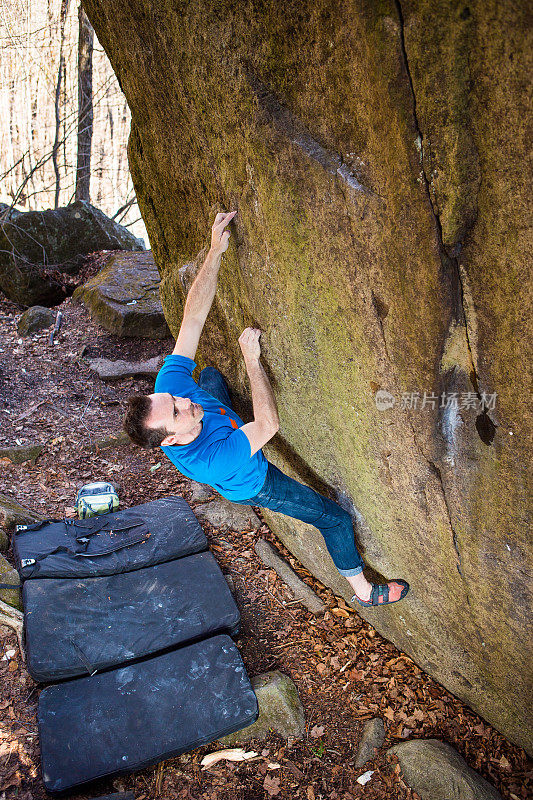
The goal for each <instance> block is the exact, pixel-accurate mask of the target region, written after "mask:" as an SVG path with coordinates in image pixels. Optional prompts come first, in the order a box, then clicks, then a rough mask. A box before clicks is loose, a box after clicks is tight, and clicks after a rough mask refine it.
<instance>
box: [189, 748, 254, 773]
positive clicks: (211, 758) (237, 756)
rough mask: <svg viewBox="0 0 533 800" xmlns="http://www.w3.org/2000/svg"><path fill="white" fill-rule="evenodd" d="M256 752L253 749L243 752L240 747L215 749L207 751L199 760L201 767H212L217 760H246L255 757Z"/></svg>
mask: <svg viewBox="0 0 533 800" xmlns="http://www.w3.org/2000/svg"><path fill="white" fill-rule="evenodd" d="M257 757H258V754H257V753H256V752H255V751H254V750H249V751H248V752H245V751H244V750H243V749H242V747H236V748H235V749H233V750H217V752H216V753H208V755H206V756H204V757H203V758H202V760H201V762H200V765H201V766H202V767H203V769H207V768H208V767H212V766H213V764H217V763H218V762H219V761H224V760H226V761H248V759H250V758H257Z"/></svg>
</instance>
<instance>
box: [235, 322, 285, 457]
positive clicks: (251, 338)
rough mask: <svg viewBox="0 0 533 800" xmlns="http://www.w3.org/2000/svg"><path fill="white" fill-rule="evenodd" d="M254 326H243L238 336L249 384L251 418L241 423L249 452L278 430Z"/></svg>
mask: <svg viewBox="0 0 533 800" xmlns="http://www.w3.org/2000/svg"><path fill="white" fill-rule="evenodd" d="M260 336H261V331H260V330H258V329H257V328H246V329H245V330H244V331H243V332H242V334H241V335H240V337H239V345H240V347H241V350H242V354H243V356H244V363H245V365H246V372H247V373H248V378H249V380H250V386H251V388H252V404H253V410H254V421H253V422H248V423H246V425H243V426H242V427H241V431H242V432H243V433H244V434H245V435H246V437H247V439H248V441H249V442H250V447H251V451H252V452H251V455H254V453H257V451H258V450H260V449H261V448H262V447H263V446H264V445H265V444H266V443H267V442H268V441H269V440H270V439H272V437H273V436H274V434H276V433H277V431H278V430H279V418H278V409H277V405H276V399H275V397H274V392H273V391H272V386H271V385H270V381H269V380H268V377H267V374H266V372H265V370H264V369H263V366H262V364H261V362H260V360H259V359H260V356H261V346H260V344H259V337H260Z"/></svg>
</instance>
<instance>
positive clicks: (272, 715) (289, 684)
mask: <svg viewBox="0 0 533 800" xmlns="http://www.w3.org/2000/svg"><path fill="white" fill-rule="evenodd" d="M252 688H253V690H254V692H255V694H256V697H257V702H258V703H259V717H258V719H257V720H256V721H255V722H253V723H252V724H251V725H248V727H246V728H243V729H242V730H241V731H237V732H236V733H231V734H229V736H224V737H223V738H222V739H220V740H219V741H220V743H221V744H223V745H224V746H225V747H233V746H234V745H236V744H241V743H244V742H249V741H250V740H251V739H265V738H266V737H267V736H268V734H269V732H270V731H274V732H275V733H278V734H279V735H280V736H282V737H283V738H284V739H289V737H292V738H300V737H301V736H303V734H304V732H305V716H304V710H303V707H302V704H301V702H300V698H299V697H298V691H297V689H296V686H295V685H294V682H293V681H292V680H291V679H290V678H289V677H288V676H287V675H284V674H283V673H282V672H278V671H275V672H266V673H264V674H263V675H258V676H257V677H255V678H252Z"/></svg>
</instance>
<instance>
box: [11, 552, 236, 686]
mask: <svg viewBox="0 0 533 800" xmlns="http://www.w3.org/2000/svg"><path fill="white" fill-rule="evenodd" d="M22 596H23V605H24V626H25V641H26V653H27V668H28V671H29V673H30V675H31V676H32V678H33V679H34V680H36V681H42V682H48V683H49V682H52V681H57V680H63V679H65V678H71V677H74V676H76V675H87V674H89V675H90V674H93V673H94V672H96V671H101V670H103V669H108V668H110V667H113V666H115V665H117V664H122V663H125V662H127V661H131V660H135V659H138V658H142V657H144V656H147V655H150V654H153V653H157V652H159V651H161V650H165V649H167V648H169V647H176V646H177V645H181V644H184V643H186V642H190V641H193V640H195V639H199V638H205V637H207V636H211V635H213V634H215V633H227V634H229V635H230V636H234V635H235V634H236V633H237V632H238V629H239V621H240V615H239V610H238V608H237V606H236V604H235V601H234V599H233V597H232V594H231V592H230V590H229V587H228V584H227V582H226V579H225V578H224V576H223V574H222V572H221V570H220V567H219V566H218V564H217V562H216V561H215V559H214V557H213V555H212V554H211V553H209V552H206V553H197V554H195V555H190V556H186V557H185V558H179V559H176V560H174V561H169V562H166V563H164V564H157V565H155V566H152V567H147V568H145V569H139V570H135V571H134V572H127V573H122V574H119V575H110V576H106V577H98V578H66V579H62V578H56V579H55V580H50V579H44V580H29V581H25V583H24V586H23V595H22Z"/></svg>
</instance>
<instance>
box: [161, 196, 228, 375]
mask: <svg viewBox="0 0 533 800" xmlns="http://www.w3.org/2000/svg"><path fill="white" fill-rule="evenodd" d="M236 213H237V212H236V211H231V212H229V214H225V213H222V212H221V213H219V214H217V215H216V217H215V221H214V223H213V226H212V228H211V247H210V249H209V252H208V254H207V257H206V259H205V261H204V263H203V265H202V268H201V269H200V271H199V273H198V275H197V276H196V278H195V279H194V281H193V284H192V286H191V288H190V289H189V292H188V294H187V301H186V303H185V309H184V311H183V320H182V323H181V327H180V331H179V334H178V338H177V340H176V346H175V348H174V350H173V351H172V354H173V355H177V356H187V358H192V359H193V360H194V356H195V355H196V350H197V348H198V342H199V340H200V335H201V333H202V330H203V327H204V324H205V321H206V319H207V315H208V314H209V310H210V308H211V306H212V304H213V300H214V298H215V292H216V290H217V279H218V270H219V269H220V261H221V258H222V253H225V252H226V250H227V249H228V243H229V237H230V232H229V231H227V230H225V228H226V227H227V226H228V225H229V223H230V222H231V220H232V219H233V217H234V216H235V214H236Z"/></svg>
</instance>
